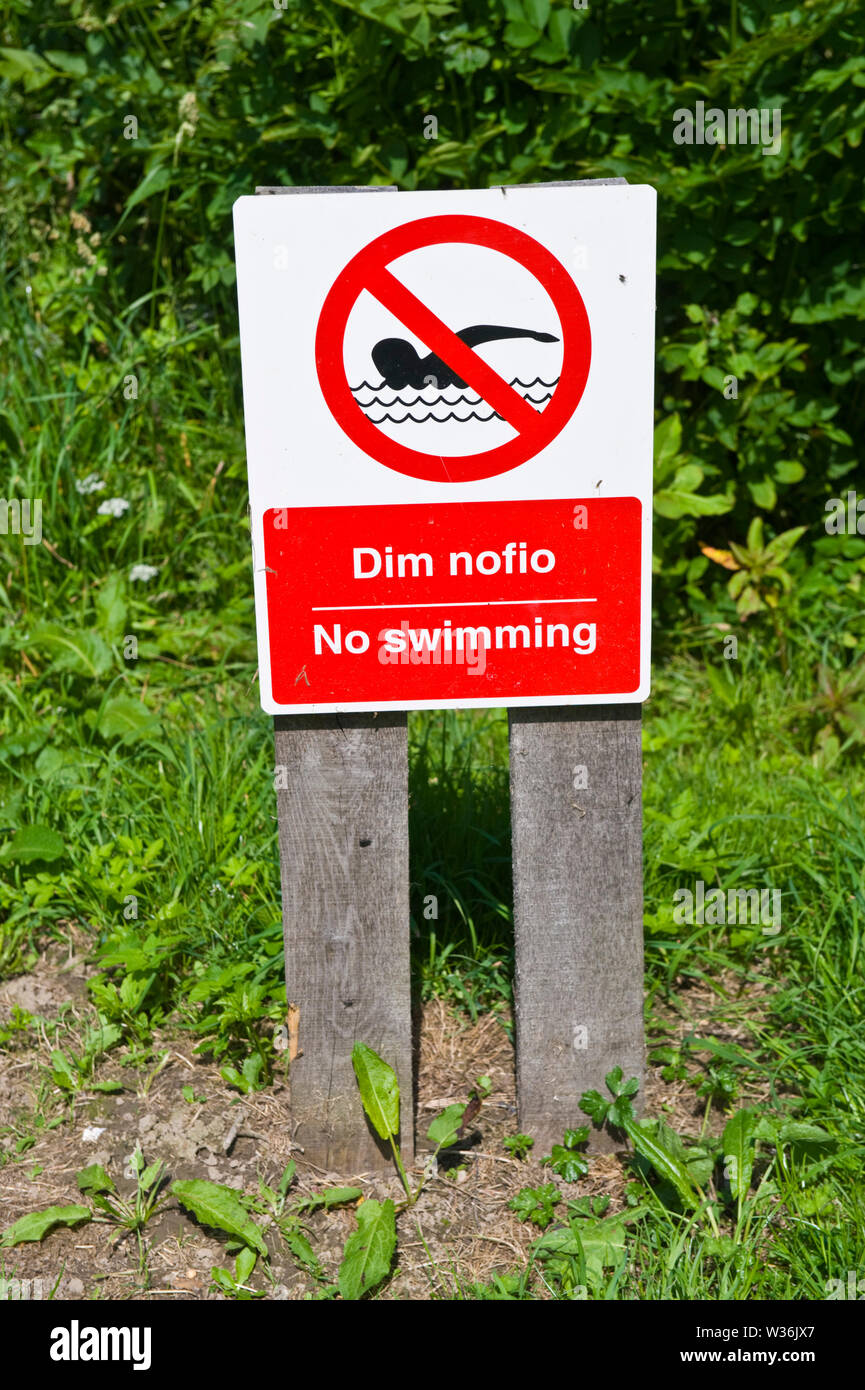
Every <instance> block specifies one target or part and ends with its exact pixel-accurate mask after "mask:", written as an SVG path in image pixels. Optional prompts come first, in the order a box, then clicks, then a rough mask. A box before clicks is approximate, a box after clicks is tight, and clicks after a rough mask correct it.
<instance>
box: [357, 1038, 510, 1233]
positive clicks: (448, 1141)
mask: <svg viewBox="0 0 865 1390" xmlns="http://www.w3.org/2000/svg"><path fill="white" fill-rule="evenodd" d="M351 1060H352V1066H353V1067H354V1073H355V1076H356V1077H357V1083H358V1088H359V1090H360V1098H361V1103H362V1105H363V1108H364V1111H365V1112H366V1114H367V1116H368V1117H369V1120H370V1123H371V1124H372V1126H373V1128H374V1129H375V1131H376V1133H377V1134H378V1135H379V1137H380V1138H381V1139H385V1140H387V1141H388V1143H389V1144H390V1147H391V1152H392V1154H393V1157H394V1162H395V1163H396V1167H397V1171H398V1173H399V1175H400V1178H401V1180H402V1185H403V1187H404V1188H405V1194H406V1200H407V1204H408V1205H409V1206H413V1205H414V1203H415V1202H416V1201H417V1199H418V1197H419V1196H420V1194H421V1192H422V1191H423V1188H424V1186H425V1185H426V1182H427V1176H428V1174H429V1173H431V1172H433V1171H434V1170H435V1165H436V1161H437V1159H438V1156H439V1154H440V1153H441V1151H442V1150H443V1149H448V1148H451V1147H452V1146H453V1145H454V1144H456V1142H457V1140H458V1139H459V1137H460V1135H461V1133H462V1130H463V1129H464V1128H465V1126H466V1125H467V1124H468V1122H469V1120H471V1119H473V1118H474V1116H475V1115H476V1114H477V1111H478V1110H479V1109H480V1105H481V1097H482V1095H484V1094H486V1095H488V1094H489V1092H490V1089H491V1082H490V1080H489V1077H485V1076H482V1077H478V1078H477V1080H476V1082H475V1086H474V1089H473V1091H472V1093H471V1096H470V1098H469V1101H468V1102H467V1104H465V1105H461V1104H454V1105H449V1106H447V1107H446V1109H444V1110H443V1111H442V1112H441V1114H440V1115H437V1116H436V1117H435V1119H434V1120H433V1121H432V1124H431V1125H430V1126H429V1128H428V1130H427V1138H428V1139H429V1140H430V1141H431V1143H433V1144H434V1145H435V1148H434V1150H433V1152H432V1153H431V1154H430V1155H429V1157H428V1159H427V1163H426V1167H425V1170H424V1176H423V1177H422V1178H421V1181H420V1182H419V1184H418V1186H417V1187H416V1188H415V1189H414V1190H412V1187H411V1184H410V1182H409V1180H408V1175H407V1173H406V1171H405V1168H404V1167H403V1163H402V1158H401V1157H400V1152H399V1148H398V1146H397V1142H396V1140H397V1136H398V1134H399V1080H398V1078H397V1075H396V1072H395V1071H394V1070H393V1068H392V1067H390V1066H388V1064H387V1062H385V1061H383V1060H382V1058H381V1057H379V1055H378V1053H376V1052H373V1050H372V1048H371V1047H367V1046H366V1045H365V1044H364V1043H355V1045H354V1048H353V1049H352V1054H351Z"/></svg>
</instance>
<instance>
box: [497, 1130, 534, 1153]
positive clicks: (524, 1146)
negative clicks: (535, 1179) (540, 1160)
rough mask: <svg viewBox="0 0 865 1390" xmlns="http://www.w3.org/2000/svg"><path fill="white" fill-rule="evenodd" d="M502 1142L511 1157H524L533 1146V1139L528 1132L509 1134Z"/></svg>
mask: <svg viewBox="0 0 865 1390" xmlns="http://www.w3.org/2000/svg"><path fill="white" fill-rule="evenodd" d="M502 1144H503V1146H504V1147H505V1148H506V1149H507V1151H508V1153H509V1154H510V1155H511V1157H512V1158H518V1159H524V1158H527V1157H528V1155H529V1153H530V1151H531V1150H532V1149H533V1148H534V1146H535V1141H534V1139H533V1138H532V1136H531V1135H530V1134H509V1135H508V1136H507V1138H505V1139H503V1140H502Z"/></svg>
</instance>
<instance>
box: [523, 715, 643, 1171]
mask: <svg viewBox="0 0 865 1390" xmlns="http://www.w3.org/2000/svg"><path fill="white" fill-rule="evenodd" d="M640 727H641V707H640V706H639V705H597V706H580V707H578V708H545V709H529V708H526V709H513V710H511V712H510V752H511V827H512V839H513V877H514V932H515V938H516V942H515V944H516V980H515V994H516V1035H517V1097H518V1106H519V1123H520V1129H521V1130H524V1131H526V1132H527V1133H530V1134H533V1135H534V1136H535V1146H536V1147H535V1151H536V1152H537V1153H538V1154H541V1155H542V1154H544V1153H549V1146H550V1145H551V1144H553V1143H561V1141H562V1134H563V1131H564V1130H565V1128H566V1127H569V1128H574V1127H576V1126H578V1125H580V1124H588V1123H589V1121H588V1119H587V1118H586V1116H584V1115H583V1114H582V1112H581V1111H580V1105H579V1101H580V1095H581V1094H582V1092H583V1091H586V1090H589V1089H591V1088H596V1089H597V1090H599V1091H600V1092H601V1094H602V1095H606V1094H607V1092H606V1088H605V1086H604V1076H605V1074H606V1073H607V1072H608V1071H610V1070H611V1069H612V1068H613V1067H615V1066H620V1067H621V1068H622V1070H623V1071H624V1074H625V1078H626V1079H627V1078H628V1077H629V1076H637V1077H639V1078H640V1084H641V1086H642V1081H643V1070H644V1042H643V866H642V813H641V771H642V754H641V746H640ZM638 1100H639V1097H638ZM591 1147H592V1149H593V1150H594V1151H596V1152H598V1151H603V1150H606V1149H610V1148H615V1147H616V1145H615V1143H614V1142H613V1141H612V1140H611V1139H610V1138H609V1136H608V1135H607V1134H606V1133H599V1132H597V1131H594V1130H593V1131H592V1142H591Z"/></svg>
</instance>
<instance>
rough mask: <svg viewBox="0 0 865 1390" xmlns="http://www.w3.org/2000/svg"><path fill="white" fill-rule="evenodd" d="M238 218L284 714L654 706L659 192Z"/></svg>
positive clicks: (354, 205)
mask: <svg viewBox="0 0 865 1390" xmlns="http://www.w3.org/2000/svg"><path fill="white" fill-rule="evenodd" d="M234 220H235V242H236V257H237V278H238V296H239V304H240V339H241V358H242V366H243V396H244V410H245V417H246V440H247V457H248V464H249V483H250V506H251V526H252V543H253V556H254V570H255V599H256V621H257V629H258V644H259V676H260V685H261V702H262V706H263V708H264V709H265V710H267V711H269V712H270V713H273V714H278V713H299V712H304V711H306V712H313V713H314V712H319V713H324V712H326V711H347V710H376V709H387V708H396V709H416V708H425V707H433V708H440V707H445V706H475V707H478V706H496V705H557V704H561V705H570V704H596V703H603V704H610V703H624V702H635V701H640V700H644V699H645V698H646V696H647V694H648V681H649V675H648V672H649V636H650V632H649V627H650V603H649V599H650V595H649V586H650V574H651V514H652V513H651V498H652V427H653V415H652V388H653V377H654V304H655V193H654V190H653V189H651V188H649V187H646V186H637V187H634V186H627V185H613V186H601V185H589V186H579V185H576V186H566V187H556V186H554V185H550V186H544V185H540V186H535V187H532V186H526V187H520V188H492V189H485V190H477V191H465V192H463V191H458V192H449V193H396V192H392V191H381V190H379V191H372V190H370V191H362V192H352V193H346V194H344V195H340V194H333V195H329V196H323V195H321V194H316V193H312V192H310V193H297V194H291V195H289V196H258V197H243V198H240V199H239V200H238V201H237V203H235V207H234Z"/></svg>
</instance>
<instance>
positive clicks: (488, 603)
mask: <svg viewBox="0 0 865 1390" xmlns="http://www.w3.org/2000/svg"><path fill="white" fill-rule="evenodd" d="M597 601H598V600H597V599H596V598H494V599H476V600H474V602H470V601H467V602H460V603H334V604H331V605H330V606H329V607H327V608H313V609H312V610H311V611H312V612H313V613H357V612H359V611H360V610H361V609H364V608H517V607H519V606H520V605H521V604H528V605H531V606H533V607H538V606H539V605H540V604H542V603H597Z"/></svg>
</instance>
